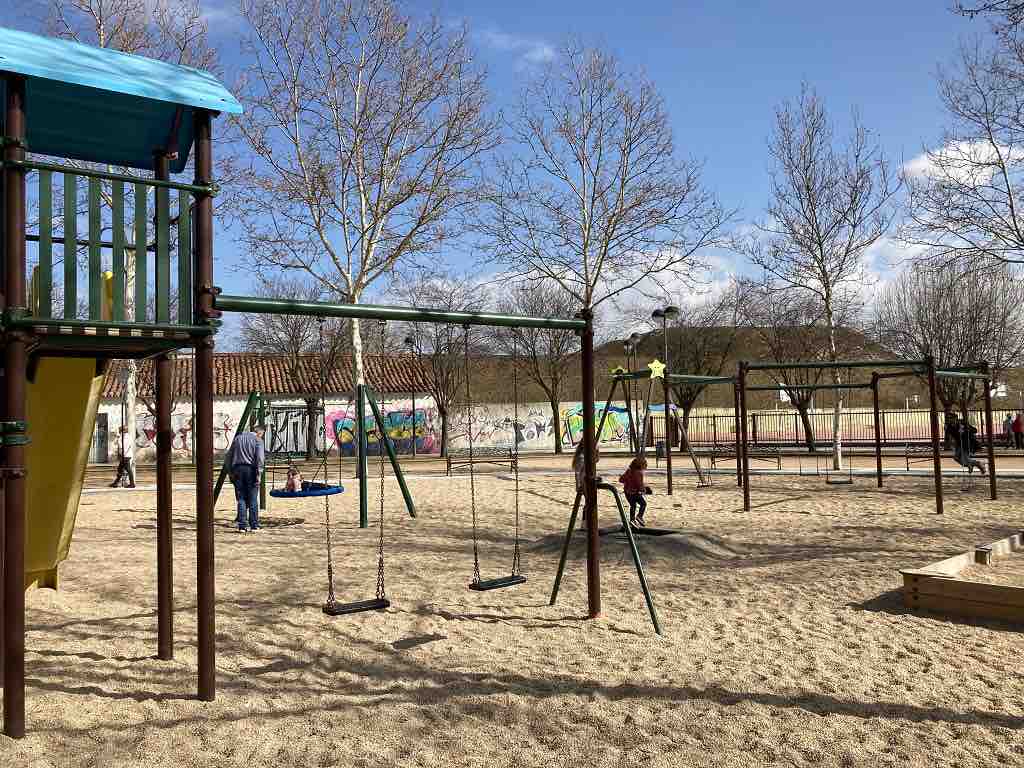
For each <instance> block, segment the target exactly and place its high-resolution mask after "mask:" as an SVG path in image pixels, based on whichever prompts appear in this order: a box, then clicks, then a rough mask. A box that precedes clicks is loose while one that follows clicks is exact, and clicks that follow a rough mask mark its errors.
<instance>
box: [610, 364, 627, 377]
mask: <svg viewBox="0 0 1024 768" xmlns="http://www.w3.org/2000/svg"><path fill="white" fill-rule="evenodd" d="M623 373H626V369H625V368H623V367H622V366H621V365H617V366H615V367H614V368H612V376H618V375H620V374H623Z"/></svg>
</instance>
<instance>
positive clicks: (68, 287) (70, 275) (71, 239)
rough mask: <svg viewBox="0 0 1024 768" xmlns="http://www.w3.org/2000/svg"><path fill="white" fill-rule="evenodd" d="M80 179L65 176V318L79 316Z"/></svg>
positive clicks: (69, 174) (72, 175)
mask: <svg viewBox="0 0 1024 768" xmlns="http://www.w3.org/2000/svg"><path fill="white" fill-rule="evenodd" d="M77 244H78V177H77V176H75V175H74V174H73V173H65V174H64V318H65V319H68V318H75V317H77V315H78V245H77Z"/></svg>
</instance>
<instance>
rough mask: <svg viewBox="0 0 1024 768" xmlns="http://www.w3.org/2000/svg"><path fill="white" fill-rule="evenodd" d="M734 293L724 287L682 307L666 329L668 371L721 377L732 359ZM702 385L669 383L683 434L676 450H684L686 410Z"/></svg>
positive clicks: (735, 326) (687, 430) (735, 320)
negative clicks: (679, 415)
mask: <svg viewBox="0 0 1024 768" xmlns="http://www.w3.org/2000/svg"><path fill="white" fill-rule="evenodd" d="M736 298H737V296H736V293H735V292H734V291H733V290H731V289H730V290H726V291H724V292H722V293H721V294H720V295H717V296H709V297H707V298H705V299H703V300H702V301H700V302H699V303H697V304H691V305H689V306H685V304H684V306H683V308H682V311H681V312H680V314H679V317H678V318H677V319H676V321H675V322H674V323H673V324H672V326H670V327H669V330H668V347H669V355H670V359H671V361H672V373H686V374H691V375H695V376H721V375H722V372H723V370H725V367H726V365H727V364H728V363H730V362H731V361H732V359H733V357H732V355H733V351H734V349H735V348H736V335H737V329H738V325H739V323H738V317H737V309H738V308H737V304H736ZM706 388H707V385H706V384H679V383H676V384H673V385H672V394H673V399H674V400H675V402H676V405H677V406H679V408H680V409H682V412H683V416H682V425H683V434H682V441H681V442H680V446H679V447H680V450H687V447H688V446H687V442H688V440H689V434H690V413H691V412H692V411H693V408H694V406H695V405H696V404H697V400H698V398H699V397H700V395H701V393H702V392H703V391H704V390H705V389H706Z"/></svg>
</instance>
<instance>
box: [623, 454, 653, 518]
mask: <svg viewBox="0 0 1024 768" xmlns="http://www.w3.org/2000/svg"><path fill="white" fill-rule="evenodd" d="M645 469H647V459H645V458H644V457H643V456H637V457H636V458H635V459H633V461H631V462H630V463H629V469H627V470H626V471H625V472H623V473H622V477H620V478H619V482H620V483H622V489H623V491H624V492H625V494H626V501H628V502H629V522H630V524H633V523H636V524H637V525H641V526H642V525H644V512H646V511H647V501H646V500H645V499H644V494H645V493H650V492H651V489H650V488H648V487H647V486H646V485H644V470H645ZM637 507H639V508H640V513H639V514H637Z"/></svg>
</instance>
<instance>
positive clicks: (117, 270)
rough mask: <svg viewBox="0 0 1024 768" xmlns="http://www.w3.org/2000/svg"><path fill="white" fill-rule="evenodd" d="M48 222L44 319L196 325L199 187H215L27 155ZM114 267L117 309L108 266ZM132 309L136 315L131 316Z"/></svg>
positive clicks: (42, 251) (36, 259)
mask: <svg viewBox="0 0 1024 768" xmlns="http://www.w3.org/2000/svg"><path fill="white" fill-rule="evenodd" d="M21 165H23V166H25V167H26V168H27V169H29V170H32V171H35V172H36V176H37V179H36V181H37V187H36V189H35V190H34V192H35V195H34V197H35V200H34V201H32V202H34V203H35V205H36V206H37V208H38V216H37V221H38V225H37V227H36V231H35V232H31V233H30V234H29V235H28V236H27V240H28V242H29V244H30V251H29V263H30V265H32V266H35V268H36V269H35V274H34V279H33V284H32V290H33V296H32V300H31V307H32V314H33V316H34V317H36V318H39V319H42V320H63V321H82V322H88V321H113V322H115V323H117V322H127V323H145V324H176V325H190V324H191V323H192V322H193V317H192V216H191V205H192V196H193V195H195V194H196V193H197V192H201V191H207V190H205V188H202V187H196V186H194V185H190V184H179V183H175V182H170V181H158V180H153V179H140V178H136V177H132V176H125V175H121V174H116V173H105V172H101V171H94V170H89V169H77V168H75V169H71V168H68V167H66V166H62V165H55V164H51V163H40V162H33V161H26V162H24V163H22V164H21ZM108 269H109V270H110V271H111V273H112V274H113V278H112V280H111V289H112V296H110V297H109V298H110V301H109V305H108V306H109V307H110V316H109V317H104V311H103V306H104V296H103V290H104V288H103V273H104V271H106V270H108ZM129 315H130V316H129Z"/></svg>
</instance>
